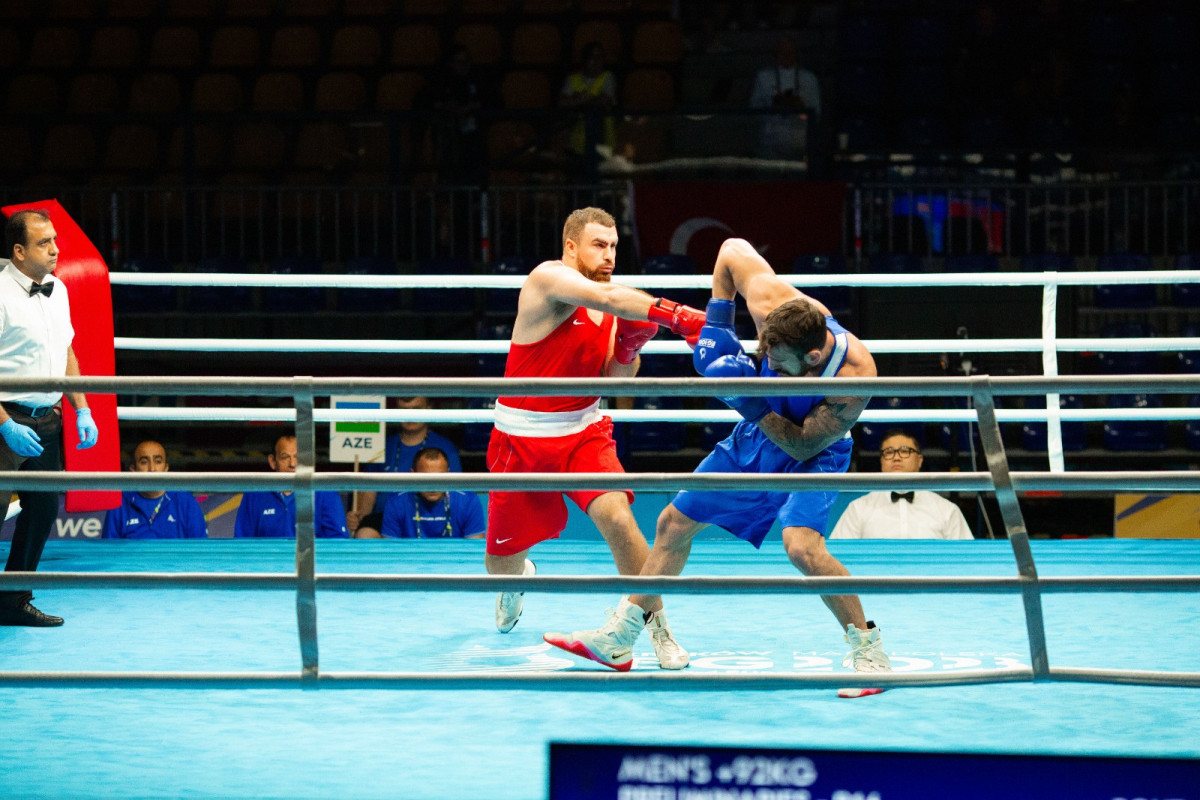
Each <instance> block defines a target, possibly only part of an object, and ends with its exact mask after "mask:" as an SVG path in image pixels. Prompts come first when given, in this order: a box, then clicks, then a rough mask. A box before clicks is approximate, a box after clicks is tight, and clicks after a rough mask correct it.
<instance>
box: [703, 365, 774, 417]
mask: <svg viewBox="0 0 1200 800" xmlns="http://www.w3.org/2000/svg"><path fill="white" fill-rule="evenodd" d="M697 349H699V348H697ZM757 376H758V370H757V369H755V367H754V361H752V360H751V358H750V356H748V355H746V354H745V353H739V354H737V355H734V356H721V357H720V358H718V359H717V360H716V361H714V362H712V363H711V364H709V365H708V368H707V369H706V370H704V377H706V378H754V377H757ZM717 399H718V400H720V401H721V402H722V403H724V404H725V405H727V406H729V407H730V408H732V409H733V410H734V411H736V412H738V413H739V414H741V415H742V416H743V417H745V418H746V421H747V422H758V421H759V420H760V419H762V418H763V417H765V416H766V415H767V412H769V411H770V410H771V406H770V405H768V404H767V398H765V397H718V398H717Z"/></svg>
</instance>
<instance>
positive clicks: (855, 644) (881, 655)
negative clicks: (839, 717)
mask: <svg viewBox="0 0 1200 800" xmlns="http://www.w3.org/2000/svg"><path fill="white" fill-rule="evenodd" d="M845 639H846V643H847V644H849V645H850V652H849V653H847V654H846V657H845V658H843V659H842V666H843V667H851V666H852V667H854V671H855V672H891V671H892V660H891V659H890V658H888V654H887V652H886V651H884V649H883V639H882V638H880V635H879V628H876V627H875V623H874V622H870V621H868V622H867V629H866V630H865V631H864V630H860V629H858V628H856V627H854V626H853V625H847V626H846V636H845ZM883 691H884V690H883V689H869V688H864V687H858V688H854V689H838V697H868V696H870V695H873V694H881V693H882V692H883Z"/></svg>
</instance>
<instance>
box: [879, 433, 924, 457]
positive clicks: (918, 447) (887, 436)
mask: <svg viewBox="0 0 1200 800" xmlns="http://www.w3.org/2000/svg"><path fill="white" fill-rule="evenodd" d="M893 436H903V437H904V438H905V439H908V440H909V441H910V442H912V443H913V447H914V448H916V451H917V452H918V453H919V452H921V443H920V442H919V441H917V436H916V434H915V433H913V432H912V431H910V430H906V429H904V428H888V429H887V430H886V431H884V433H883V436H880V437H879V443H880V444H883V443H884V442H886V441H887V440H888V439H890V438H892V437H893Z"/></svg>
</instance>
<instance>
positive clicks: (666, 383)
mask: <svg viewBox="0 0 1200 800" xmlns="http://www.w3.org/2000/svg"><path fill="white" fill-rule="evenodd" d="M1129 380H1130V379H1128V378H1123V377H1120V376H1089V377H1088V378H1082V379H1081V378H1053V377H1022V378H996V379H991V378H988V377H986V376H980V377H973V378H925V379H904V380H899V379H887V378H871V379H855V380H849V379H806V385H807V386H809V387H811V388H812V390H813V391H814V393H815V392H819V391H820V390H822V389H826V388H828V389H836V390H837V391H838V392H839V393H840V394H848V395H856V394H858V395H862V394H872V393H874V392H875V391H876V390H878V389H879V388H880V387H881V386H885V385H887V386H894V387H895V390H896V391H897V393H899V394H912V395H918V394H935V395H936V394H946V395H961V394H969V395H970V396H971V398H972V399H973V401H974V405H975V412H976V414H977V415H978V425H979V432H980V438H981V441H982V444H983V449H984V453H985V456H986V458H987V465H988V472H987V473H976V474H966V475H964V474H961V473H942V474H924V475H921V474H918V475H913V476H908V477H904V476H883V475H870V476H866V475H722V474H706V475H691V474H688V475H678V474H677V475H663V474H660V475H646V474H642V475H636V476H631V475H587V474H583V475H544V474H534V473H528V474H522V475H473V474H458V475H440V476H438V477H437V478H435V479H434V481H433V482H429V483H426V481H427V480H428V479H427V478H426V477H425V476H423V475H421V474H419V473H410V474H404V475H391V474H373V475H362V474H353V473H333V474H317V473H316V472H315V471H314V468H313V465H314V464H315V463H316V458H315V450H316V441H315V432H314V426H315V420H314V408H313V400H314V397H316V396H319V395H327V394H332V393H335V392H336V393H339V394H344V393H353V392H354V391H360V392H363V393H366V392H369V391H372V390H382V391H388V390H393V391H403V392H404V393H406V394H428V395H432V396H442V395H444V394H447V393H452V394H454V395H457V396H494V395H495V394H496V393H499V392H500V391H502V390H503V389H505V388H506V387H507V386H508V385H509V383H510V382H509V381H506V380H504V379H451V380H428V379H411V378H407V379H405V378H396V379H336V378H333V379H329V378H327V379H317V378H309V377H296V378H293V379H292V380H291V381H279V380H276V379H262V378H259V379H255V378H247V379H239V380H232V379H228V378H175V379H161V378H95V377H73V378H60V379H54V380H49V379H34V378H25V379H13V380H12V381H10V382H8V384H7V386H8V388H10V389H22V388H28V389H36V390H46V389H51V390H71V391H85V392H86V391H89V390H90V391H93V392H114V391H120V390H121V389H128V388H134V387H139V388H142V389H144V390H151V391H158V392H164V393H175V394H193V393H197V394H214V393H215V394H252V393H257V394H266V395H270V396H289V395H290V396H291V397H292V398H293V403H294V406H295V415H296V434H297V450H298V455H299V461H298V467H297V470H296V472H295V473H293V474H290V475H288V474H280V475H263V474H260V473H255V474H252V475H251V474H244V473H243V474H225V473H192V474H187V473H183V474H179V473H177V474H174V475H170V474H166V473H153V474H152V473H146V474H140V475H134V474H130V473H121V474H113V473H76V474H73V475H64V474H62V473H43V474H38V473H22V472H13V471H8V472H0V483H5V482H7V483H8V485H10V486H15V487H17V488H34V489H36V488H49V487H59V486H77V487H88V488H118V487H134V488H140V487H141V486H142V485H143V484H145V485H146V486H153V487H156V488H185V487H186V488H190V487H193V486H194V487H196V488H209V489H212V488H218V487H221V486H224V487H230V488H232V487H259V486H264V485H265V486H272V487H276V488H279V487H289V488H292V489H293V490H294V491H296V492H297V494H298V499H297V516H296V572H295V573H294V574H289V575H286V576H285V575H222V576H213V575H204V574H196V573H191V574H189V573H182V574H179V575H175V576H164V575H163V574H152V573H147V574H144V575H141V576H136V577H135V576H128V575H127V576H121V575H118V574H109V575H106V576H97V575H94V574H93V575H84V574H79V573H44V574H42V575H41V576H38V575H37V574H36V573H7V574H3V575H0V587H3V586H13V587H19V586H21V585H25V586H28V585H31V584H33V583H34V582H35V581H45V582H46V583H47V584H49V585H64V586H67V585H70V586H74V585H88V582H89V581H92V582H94V583H93V584H92V585H118V584H121V585H129V586H134V585H142V586H144V585H148V584H153V583H156V582H159V581H161V582H164V583H166V584H168V585H185V584H190V585H194V586H200V585H206V584H207V582H208V581H213V582H214V583H216V584H217V585H222V586H227V587H228V586H233V585H237V584H238V583H239V582H242V585H251V584H253V585H254V586H255V587H256V588H287V589H291V588H293V587H294V588H295V591H296V611H297V627H298V632H299V644H300V654H301V670H300V673H299V675H298V676H293V675H287V674H281V673H275V674H272V675H263V674H256V673H212V674H184V675H180V674H175V675H171V674H162V673H111V674H103V673H33V672H0V686H4V685H40V686H46V685H62V686H111V687H116V686H125V687H129V686H147V685H150V686H174V687H187V688H202V687H203V688H209V687H216V686H225V687H234V686H236V687H239V688H245V687H247V686H263V685H299V686H301V687H304V688H316V687H323V686H342V687H346V686H351V685H358V686H365V685H370V686H372V687H378V686H389V687H392V688H399V687H410V686H422V687H426V686H431V687H437V688H450V687H455V688H466V687H471V688H478V687H480V686H485V685H486V686H491V687H499V686H507V687H511V686H516V685H521V684H518V683H516V682H508V681H506V680H504V679H500V680H496V679H491V678H489V679H486V680H482V681H481V680H480V678H479V676H478V675H471V676H469V677H468V676H463V675H453V674H450V675H447V674H443V675H420V676H414V675H412V674H411V673H404V674H395V673H393V674H379V675H369V676H363V675H353V674H352V675H349V676H348V675H346V674H342V675H340V676H339V675H337V674H333V675H329V674H326V675H322V674H321V673H320V670H319V662H318V648H317V628H316V610H317V603H316V590H317V588H318V587H320V588H330V589H342V590H347V591H350V590H352V591H361V590H363V589H364V588H370V589H371V590H376V591H378V590H383V589H391V588H399V587H402V586H408V585H412V584H411V583H410V582H413V581H416V582H418V583H420V582H425V583H424V584H423V588H425V589H428V588H430V587H431V586H434V587H435V588H437V589H439V590H453V589H464V588H466V589H475V588H489V589H493V588H496V587H498V586H507V587H512V588H526V587H528V588H535V587H537V586H539V585H543V584H544V585H545V586H546V587H547V588H549V587H550V586H553V587H554V589H553V591H564V592H565V591H582V592H592V591H596V590H598V589H599V588H601V587H602V586H604V585H606V584H605V583H604V582H603V581H597V580H595V579H592V578H588V579H587V580H586V581H584V580H579V579H575V580H565V579H561V578H548V577H546V576H543V577H541V578H536V577H535V578H532V579H524V578H521V577H515V578H499V579H497V578H494V577H487V578H483V577H480V576H424V577H422V578H417V577H414V576H363V575H350V576H336V577H335V576H318V575H316V573H315V570H314V550H315V542H314V530H313V519H312V505H313V496H314V493H315V492H316V491H317V490H319V489H326V488H328V489H332V488H343V487H344V488H357V487H360V486H377V487H380V488H382V487H385V486H386V487H393V486H395V487H397V488H400V487H407V488H417V487H421V486H424V487H428V488H447V487H453V486H455V485H461V486H463V487H469V488H485V489H499V488H507V489H521V488H524V489H535V490H548V489H549V490H560V489H567V488H583V487H590V488H600V489H624V488H630V487H636V488H658V489H660V490H669V489H675V488H685V487H687V488H697V487H700V488H705V489H711V490H719V489H733V488H738V487H739V486H744V485H745V484H747V483H752V484H753V485H756V486H758V487H759V488H764V487H767V488H770V487H775V486H778V487H779V488H780V490H783V489H784V488H785V487H786V488H798V487H801V486H803V487H806V488H817V487H831V488H838V487H840V488H846V489H849V488H853V487H870V486H876V485H889V484H893V485H894V484H898V483H901V482H903V483H904V485H906V486H921V487H929V488H935V487H943V486H953V487H955V488H964V487H973V488H975V489H976V490H981V489H985V488H991V489H992V490H994V491H995V493H996V497H997V500H998V501H999V505H1000V511H1001V515H1002V517H1003V519H1004V523H1005V529H1006V532H1007V535H1008V539H1009V543H1010V545H1011V546H1012V549H1013V554H1014V557H1015V559H1016V564H1017V571H1018V574H1017V576H1016V577H1015V578H1012V579H1007V580H993V579H984V580H982V581H976V580H969V579H962V578H956V579H950V580H937V581H929V580H925V579H913V578H907V579H903V580H901V581H893V582H891V583H890V584H888V583H884V582H880V581H879V580H878V579H871V578H849V579H826V578H800V579H791V580H789V581H786V582H783V583H780V582H777V581H776V582H771V579H766V580H765V581H764V580H763V579H757V580H753V581H751V580H750V579H743V580H745V581H746V583H745V584H742V585H740V587H739V588H751V587H764V588H768V589H770V590H772V591H791V592H814V593H820V592H823V591H824V592H831V591H838V590H843V591H844V590H848V589H849V587H856V588H866V589H868V590H877V591H888V590H889V589H888V588H886V587H888V586H890V587H891V588H890V591H897V592H917V591H934V592H938V591H954V590H970V591H974V590H980V591H985V592H994V591H1016V592H1020V593H1021V596H1022V599H1023V604H1024V609H1025V620H1026V629H1027V633H1028V639H1029V648H1030V657H1031V661H1032V669H1031V670H1028V671H1025V670H1015V671H1014V670H994V671H979V672H974V673H970V674H967V673H960V674H957V675H955V676H924V675H921V676H912V675H896V674H888V675H878V674H871V675H850V676H843V675H836V676H828V677H827V676H808V675H802V676H768V677H766V679H765V680H759V678H760V677H764V676H754V677H752V678H749V680H747V681H744V682H742V683H740V684H738V685H739V686H741V687H744V688H767V687H774V688H779V687H780V686H810V687H811V686H854V687H858V686H884V687H887V686H900V685H913V684H917V685H934V684H937V685H948V684H962V683H976V682H977V683H983V682H998V681H1011V680H1030V679H1032V680H1035V681H1040V680H1080V681H1108V682H1122V683H1139V684H1153V685H1173V686H1200V673H1178V672H1162V671H1122V670H1095V669H1071V670H1054V669H1052V668H1051V667H1050V664H1049V658H1048V655H1047V650H1046V641H1045V629H1044V624H1043V620H1042V608H1041V595H1042V593H1043V591H1046V590H1047V589H1046V588H1045V587H1050V586H1053V587H1055V588H1056V589H1057V590H1059V591H1067V590H1077V587H1079V588H1086V590H1088V591H1195V590H1196V589H1197V587H1198V585H1200V578H1191V577H1186V576H1156V577H1151V578H1145V579H1129V578H1116V579H1113V578H1103V577H1102V578H1088V579H1080V582H1079V583H1078V584H1077V585H1073V584H1072V583H1071V581H1063V580H1062V579H1059V580H1057V581H1047V580H1046V579H1041V578H1039V576H1038V574H1037V570H1036V567H1035V564H1034V560H1033V554H1032V551H1031V550H1030V548H1029V539H1028V534H1027V532H1026V529H1025V524H1024V520H1023V518H1022V515H1021V510H1020V504H1019V502H1018V500H1017V495H1016V492H1017V490H1018V489H1020V488H1024V487H1025V486H1026V484H1025V481H1028V484H1027V485H1028V486H1029V487H1030V488H1032V487H1034V486H1038V487H1041V486H1044V485H1046V483H1045V482H1047V481H1049V483H1051V484H1053V483H1057V488H1058V489H1059V490H1071V489H1076V488H1083V487H1088V488H1096V487H1098V486H1104V485H1109V486H1114V487H1120V488H1126V489H1128V488H1131V487H1136V486H1138V485H1140V484H1139V481H1140V480H1142V477H1141V476H1142V474H1140V473H1130V474H1116V478H1114V474H1113V473H1106V474H1093V475H1083V474H1079V473H1072V474H1069V475H1068V474H1062V473H1059V474H1055V473H1033V474H1031V475H1030V476H1028V477H1024V476H1021V475H1019V474H1013V473H1010V472H1009V470H1008V464H1007V458H1006V456H1005V453H1004V446H1003V443H1002V441H1001V439H1000V430H999V423H998V422H997V419H996V413H995V395H998V394H1005V393H1020V394H1030V393H1032V392H1031V388H1032V387H1038V388H1039V389H1041V390H1045V389H1047V388H1052V389H1062V388H1068V387H1073V388H1072V390H1073V391H1080V392H1089V391H1090V392H1101V391H1103V392H1104V393H1107V392H1108V390H1111V389H1112V388H1114V387H1121V386H1126V387H1128V384H1129ZM1151 382H1152V383H1153V384H1155V385H1158V386H1163V387H1182V389H1181V390H1186V389H1187V388H1192V387H1195V386H1200V376H1182V377H1181V376H1152V380H1151ZM603 384H604V385H605V386H607V387H609V388H610V390H611V391H612V392H613V393H628V394H634V395H637V394H640V393H643V392H645V391H648V390H649V391H655V390H657V391H656V393H665V394H682V395H688V396H691V395H704V396H712V395H714V394H726V393H728V394H738V393H741V394H754V395H771V394H781V393H786V391H787V388H788V386H789V385H790V386H794V379H790V380H789V379H782V378H780V379H749V380H732V379H722V380H708V379H657V380H656V379H642V380H627V379H621V380H613V379H606V380H604V381H603ZM596 386H597V383H596V381H594V380H593V381H579V380H574V379H556V378H544V379H536V380H531V381H528V382H523V383H522V392H523V393H525V394H530V395H553V394H574V395H590V394H594V393H595V392H596V391H597V388H596ZM451 387H452V388H451ZM627 389H628V390H629V391H628V392H626V390H627ZM1039 393H1040V392H1039ZM1146 483H1147V484H1149V485H1155V486H1163V485H1168V484H1169V485H1172V486H1175V487H1180V488H1181V490H1184V491H1198V490H1200V475H1197V476H1192V475H1188V474H1180V473H1150V474H1147V478H1146ZM1072 580H1074V579H1072ZM106 582H107V584H106ZM610 583H612V585H613V586H655V587H658V586H662V587H664V588H663V590H664V591H665V590H669V589H674V590H676V591H692V590H693V588H696V589H697V590H699V591H705V590H704V589H703V588H699V587H702V586H704V585H705V584H704V581H703V579H701V580H697V579H696V578H666V579H663V578H646V579H643V578H640V577H638V578H631V577H624V576H618V577H617V578H616V579H614V580H612V581H610ZM39 585H41V584H39ZM707 585H708V586H709V587H710V588H711V587H714V586H720V585H721V584H719V583H709V584H707ZM713 590H714V591H715V589H713ZM720 590H721V591H727V590H730V585H729V584H726V585H724V586H722V587H721V589H720ZM751 590H753V589H752V588H751ZM585 675H586V674H576V675H568V676H550V675H539V676H531V679H529V680H528V682H529V683H530V684H532V685H537V686H539V687H572V688H574V687H577V686H581V685H583V686H587V685H591V684H590V682H592V681H595V680H596V679H594V678H591V677H585ZM683 677H684V678H685V680H684V681H680V682H670V681H673V680H674V681H678V677H675V678H662V677H655V678H649V679H647V677H646V676H637V677H635V679H634V681H632V682H625V681H626V678H627V676H622V677H621V678H619V679H616V680H620V681H621V683H619V684H614V685H619V686H621V687H622V688H624V689H631V688H633V687H635V686H638V685H639V682H642V683H644V684H645V685H662V686H665V687H670V688H672V689H678V688H681V687H683V686H688V687H689V688H700V687H709V686H713V687H716V688H724V689H728V688H730V687H731V685H732V684H730V683H729V682H728V681H727V680H721V681H718V682H712V681H711V680H710V679H708V678H707V676H697V678H698V679H697V678H693V677H692V676H683ZM723 677H724V676H723ZM780 677H783V678H784V680H779V678H780ZM613 680H614V678H613V677H612V676H606V677H605V678H604V679H603V680H602V684H607V683H608V682H610V681H613ZM339 681H341V682H340V683H339ZM660 681H661V682H662V683H661V684H660Z"/></svg>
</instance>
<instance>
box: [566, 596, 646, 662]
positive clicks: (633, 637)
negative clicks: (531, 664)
mask: <svg viewBox="0 0 1200 800" xmlns="http://www.w3.org/2000/svg"><path fill="white" fill-rule="evenodd" d="M645 625H646V623H645V612H644V611H642V609H641V607H640V606H635V605H634V604H633V603H631V602H629V600H627V599H622V600H621V602H620V604H619V605H618V606H617V608H616V610H615V611H614V610H613V609H611V608H610V609H609V610H608V621H607V622H605V623H604V624H603V625H601V626H600V627H599V628H596V629H595V630H590V631H575V632H574V633H546V634H543V635H542V639H543V640H544V641H545V642H547V643H548V644H552V645H554V646H555V647H558V648H561V649H563V650H566V651H567V652H568V653H571V654H573V655H577V656H579V657H580V658H588V659H591V660H592V661H595V662H596V663H597V664H603V665H604V666H606V667H610V668H612V669H615V670H616V671H617V672H628V671H629V670H630V669H631V668H632V667H633V646H634V644H636V643H637V640H638V636H639V635H640V634H641V632H642V628H644V627H645ZM668 632H669V631H668Z"/></svg>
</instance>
